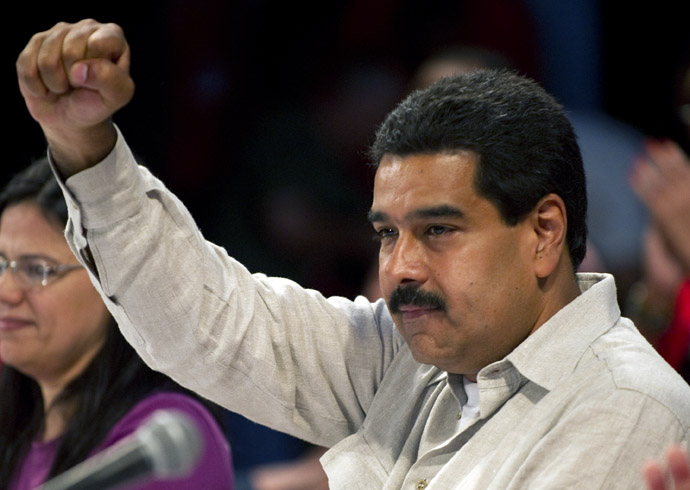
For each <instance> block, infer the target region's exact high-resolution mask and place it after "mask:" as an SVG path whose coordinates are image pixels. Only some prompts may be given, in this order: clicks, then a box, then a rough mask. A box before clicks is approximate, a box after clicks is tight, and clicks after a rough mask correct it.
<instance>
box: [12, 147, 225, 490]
mask: <svg viewBox="0 0 690 490" xmlns="http://www.w3.org/2000/svg"><path fill="white" fill-rule="evenodd" d="M66 222H67V207H66V204H65V201H64V198H63V196H62V192H61V191H60V188H59V186H58V184H57V181H56V180H55V178H54V176H53V174H52V171H51V169H50V166H49V164H48V161H47V159H41V160H39V161H37V162H36V163H34V164H33V165H32V166H30V167H28V168H27V169H26V170H25V171H23V172H22V173H21V174H18V175H17V176H15V177H14V178H13V179H12V180H11V181H10V182H9V184H7V186H6V187H5V189H4V190H3V191H2V193H0V357H2V359H3V363H4V364H3V366H2V367H0V369H1V371H2V373H1V379H0V393H2V396H0V428H1V429H0V487H1V488H3V489H9V490H29V489H33V488H35V487H36V486H38V485H40V484H42V483H43V482H45V481H46V480H48V479H51V478H53V477H55V476H57V475H59V474H61V473H63V472H65V471H66V470H68V469H69V468H71V467H73V466H75V465H77V464H78V463H81V462H82V461H84V460H86V459H87V458H89V457H90V456H92V455H94V454H96V453H98V452H100V451H103V450H104V449H106V448H108V447H111V446H113V445H115V444H116V443H118V441H121V440H122V439H123V438H125V437H127V436H128V435H130V434H132V433H133V432H135V431H136V430H137V429H138V428H139V427H140V426H141V425H142V424H143V423H144V422H145V421H146V420H147V418H148V417H149V416H151V415H152V414H153V413H154V412H155V411H156V410H161V409H164V410H178V411H181V412H183V413H184V414H186V415H188V416H189V417H190V418H191V419H192V420H193V422H195V423H196V425H197V426H198V428H199V429H200V435H201V438H202V442H203V443H202V453H201V459H200V463H199V464H198V466H197V467H196V468H195V469H194V470H193V472H192V473H191V474H190V475H189V476H187V477H183V478H181V479H176V480H174V481H173V480H166V481H158V482H153V481H150V482H144V483H142V484H141V485H140V486H138V487H137V488H141V489H147V490H157V489H161V490H162V489H167V490H170V489H189V488H204V489H209V490H212V489H217V490H224V489H232V488H233V475H232V468H231V456H230V449H229V445H228V443H227V440H226V439H225V437H224V435H223V433H222V431H221V429H220V427H219V425H218V423H217V422H216V419H215V418H214V416H213V415H212V412H211V411H210V410H209V409H208V408H207V407H206V406H205V405H204V404H205V403H206V402H204V403H202V402H200V400H199V398H198V397H197V396H196V395H194V394H192V393H191V392H188V391H187V390H184V389H183V388H181V387H180V386H179V385H177V384H176V383H175V382H174V381H172V380H171V379H170V378H168V377H167V376H165V375H163V374H161V373H158V372H155V371H153V370H151V369H150V368H149V367H147V366H146V365H145V364H144V362H143V361H142V360H141V358H140V357H139V356H138V355H137V354H136V352H135V351H134V350H133V349H132V347H131V346H130V345H129V344H128V343H127V342H126V341H125V339H124V338H123V337H122V335H121V334H120V331H119V330H118V328H117V325H116V324H115V322H114V320H113V318H112V317H111V316H110V314H109V312H108V310H107V309H106V307H105V304H104V303H103V301H102V300H101V298H100V296H99V295H98V292H97V291H96V289H95V288H94V287H93V285H92V283H91V281H90V280H89V276H88V274H87V273H86V271H85V270H84V268H83V267H82V266H81V265H79V263H78V262H77V261H76V259H75V257H74V255H73V254H72V252H71V250H70V248H69V246H68V245H67V242H66V241H65V238H64V235H63V229H64V227H65V224H66ZM209 406H210V404H209Z"/></svg>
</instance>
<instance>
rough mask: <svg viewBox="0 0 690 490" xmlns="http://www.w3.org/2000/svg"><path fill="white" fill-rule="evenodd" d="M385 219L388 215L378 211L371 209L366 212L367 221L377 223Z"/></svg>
mask: <svg viewBox="0 0 690 490" xmlns="http://www.w3.org/2000/svg"><path fill="white" fill-rule="evenodd" d="M387 219H388V215H386V214H385V213H382V212H380V211H374V210H373V209H372V210H370V211H369V212H368V213H367V220H368V221H369V223H377V222H380V221H386V220H387Z"/></svg>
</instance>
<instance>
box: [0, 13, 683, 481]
mask: <svg viewBox="0 0 690 490" xmlns="http://www.w3.org/2000/svg"><path fill="white" fill-rule="evenodd" d="M11 5H12V7H11V8H10V6H8V5H6V6H5V11H6V12H9V11H13V13H12V14H11V15H9V14H6V16H5V24H6V25H7V26H8V27H6V30H7V31H8V34H9V35H8V36H6V37H5V39H6V40H5V42H4V43H3V56H4V58H3V63H2V66H3V68H2V69H3V74H4V75H3V76H4V78H5V79H6V80H8V81H9V87H10V90H9V92H8V99H7V100H6V102H7V103H8V106H9V110H8V114H7V119H6V121H7V126H6V127H7V128H8V129H6V130H5V134H6V136H5V138H6V139H5V141H6V143H5V145H6V149H7V148H9V154H8V155H7V156H6V157H5V160H4V162H3V165H2V174H1V175H0V179H2V182H3V185H4V182H6V181H7V179H8V178H9V177H10V176H11V175H12V174H13V173H14V172H16V171H18V170H19V169H21V168H23V167H24V166H25V165H27V164H28V163H29V161H30V160H31V159H33V158H36V157H38V156H41V155H43V154H44V152H45V144H44V141H43V138H42V136H41V133H40V130H39V128H38V126H37V125H36V124H35V123H34V122H33V121H32V120H31V118H30V117H29V115H28V113H27V112H26V110H25V108H24V103H23V100H22V98H21V95H20V93H19V91H18V89H17V88H16V74H15V71H14V61H15V59H16V57H17V55H18V53H19V52H20V51H21V49H22V48H23V47H24V45H25V44H26V42H27V41H28V40H29V38H30V36H31V35H32V34H33V33H35V32H38V31H42V30H46V29H48V28H50V27H51V26H52V25H53V24H55V23H56V22H58V21H61V20H64V21H69V22H74V21H77V20H79V19H82V18H85V17H92V18H95V19H97V20H99V21H112V22H116V23H118V24H120V25H121V26H122V27H123V28H124V31H125V33H126V35H127V37H128V40H129V43H130V45H131V48H132V53H133V55H132V76H133V78H134V80H135V83H136V85H137V89H136V93H135V96H134V100H133V101H132V102H131V103H130V105H128V106H127V107H126V108H124V109H123V110H122V111H120V112H119V113H118V114H117V115H116V118H115V120H116V122H117V124H118V125H119V126H120V128H121V129H122V130H123V132H124V134H125V136H126V138H127V140H128V142H129V144H130V145H131V147H132V148H133V149H134V150H135V152H136V154H137V156H138V158H139V159H140V160H141V162H143V163H144V164H146V165H147V166H148V167H149V168H150V169H151V170H152V171H153V172H154V173H155V174H156V175H158V176H159V177H160V178H161V179H162V180H163V181H164V182H165V183H166V184H167V185H168V187H170V188H171V189H172V191H173V192H175V193H176V194H177V195H178V196H179V197H180V198H181V199H182V201H183V202H184V203H185V204H186V205H187V206H188V207H189V208H190V211H191V212H192V214H193V215H194V217H195V218H196V220H197V222H198V224H199V226H200V227H201V230H202V232H203V233H204V234H205V235H206V237H207V238H209V239H211V240H212V241H214V242H216V243H218V244H220V245H222V246H224V247H226V248H227V249H228V251H229V252H230V254H231V255H233V256H235V257H237V258H238V259H240V260H241V261H242V262H243V263H244V264H246V265H247V266H248V267H249V269H250V270H253V271H261V272H266V273H268V274H272V275H282V276H286V277H290V278H292V279H295V280H298V281H299V282H300V283H302V284H303V285H305V286H308V287H313V288H316V289H319V290H321V291H323V292H324V293H326V294H328V295H331V294H339V295H345V296H349V297H352V296H354V295H356V294H358V293H360V292H365V293H367V294H368V295H369V297H370V298H372V299H373V298H374V297H375V296H376V294H377V293H376V291H375V289H376V288H375V287H372V286H374V285H375V275H373V274H372V273H374V274H375V265H374V264H375V257H376V250H375V246H374V243H373V241H372V240H371V234H372V233H371V230H370V229H369V225H368V224H367V223H366V211H367V209H368V207H369V205H370V200H371V187H372V176H373V172H372V171H371V170H370V168H369V167H367V159H366V156H365V154H366V149H367V146H368V145H369V144H370V143H371V141H372V139H373V135H374V131H375V129H376V126H377V125H378V124H379V123H380V122H381V120H382V119H383V117H384V115H385V114H386V113H387V112H388V111H389V110H390V109H392V107H393V106H394V104H395V103H396V102H397V101H399V100H400V99H401V98H402V97H403V96H404V95H405V94H407V93H408V92H409V91H410V90H411V88H412V80H413V77H414V75H415V74H416V73H417V72H418V69H419V67H420V65H421V64H422V63H423V62H424V61H425V60H427V59H429V57H431V56H433V55H434V54H436V53H437V52H439V51H441V50H443V49H444V48H447V47H451V46H471V47H478V48H482V49H484V50H488V51H491V52H493V53H497V54H500V55H501V56H502V57H503V58H504V59H505V60H506V61H507V62H508V63H509V64H510V65H512V66H513V67H514V68H515V69H516V70H518V71H519V72H521V73H523V74H526V75H529V76H531V77H533V78H535V79H536V80H537V81H539V82H541V83H542V84H543V85H544V86H545V87H546V88H547V89H548V90H549V91H550V92H551V93H552V94H554V95H555V96H556V97H557V98H558V99H559V101H560V102H561V103H562V104H563V105H564V106H565V107H566V109H567V110H568V112H569V113H570V114H571V116H572V117H571V119H572V120H573V122H574V125H575V128H576V131H577V133H578V135H579V137H580V143H581V146H582V150H583V157H584V160H585V167H586V170H587V172H588V184H589V196H590V213H589V225H590V232H591V233H590V236H591V245H592V247H591V249H590V250H592V251H594V252H595V253H594V254H592V255H593V257H592V259H593V260H590V261H588V264H589V265H588V266H589V267H590V270H603V271H609V272H614V273H615V274H616V277H617V283H618V287H619V294H620V295H621V298H622V299H624V298H625V297H626V289H627V287H628V286H629V285H630V284H632V283H633V282H634V281H636V280H637V279H638V276H639V273H640V266H641V264H642V259H641V241H642V239H641V237H642V235H643V232H642V230H643V227H644V224H645V221H646V217H645V215H644V209H643V207H642V206H641V204H640V203H639V202H638V201H637V200H636V198H635V196H634V195H633V194H632V192H631V191H630V189H629V186H628V183H627V177H626V176H627V173H628V171H629V168H630V165H631V164H632V160H633V158H634V156H635V154H636V153H637V152H639V151H640V148H641V146H642V145H643V143H644V139H645V138H649V137H653V138H670V139H674V140H676V141H678V142H679V143H681V144H682V145H683V146H684V147H685V148H686V149H690V144H689V143H690V142H689V139H690V138H689V137H688V135H689V134H690V131H688V130H689V129H690V126H688V127H687V128H685V127H683V125H682V124H681V122H680V120H679V117H678V107H679V98H678V97H679V96H678V94H679V90H678V85H679V82H678V79H677V73H678V71H679V68H680V67H681V66H682V64H683V63H684V60H686V59H688V55H689V54H690V29H688V25H689V21H688V19H690V15H688V14H690V8H689V7H690V2H689V1H687V0H683V1H679V0H676V1H670V0H657V1H655V2H616V1H610V0H599V1H597V0H564V1H560V0H559V1H554V0H453V1H450V0H439V1H421V0H417V1H413V0H378V1H377V0H347V1H346V0H329V1H324V2H312V1H310V2H299V1H292V2H285V1H277V0H236V1H219V0H216V1H213V0H209V1H203V0H170V1H165V2H163V1H156V2H148V1H139V2H137V3H134V2H117V3H116V6H110V5H111V4H110V3H106V2H88V3H87V2H82V1H72V2H55V6H50V5H52V4H47V3H43V4H42V5H40V6H37V5H35V3H32V2H24V3H18V2H11ZM46 5H48V6H46ZM686 96H690V95H688V94H686ZM684 102H685V103H686V104H687V103H690V100H685V101H684ZM689 107H690V106H689ZM8 143H9V144H8ZM372 278H374V280H373V281H372ZM623 303H624V301H623ZM228 425H229V428H228V431H229V434H230V437H231V441H232V444H233V452H234V461H235V466H236V471H237V476H238V488H243V489H244V488H249V487H245V486H242V483H241V482H242V481H243V480H242V478H243V477H242V475H243V474H244V473H243V471H250V470H251V468H253V467H255V465H257V464H258V465H260V464H262V463H264V462H271V461H280V460H287V459H292V458H296V457H299V456H300V455H301V454H304V451H308V450H309V449H308V448H305V446H304V444H303V443H301V442H300V441H296V440H292V439H290V438H285V437H282V438H281V437H280V436H279V435H277V434H275V433H272V432H270V431H267V430H265V431H263V432H262V431H261V429H260V428H258V427H256V426H254V425H252V424H249V423H247V422H246V421H245V420H244V419H242V418H240V417H234V415H232V416H230V417H229V418H228ZM274 453H275V454H274ZM245 469H246V470H245Z"/></svg>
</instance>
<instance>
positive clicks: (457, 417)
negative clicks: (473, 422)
mask: <svg viewBox="0 0 690 490" xmlns="http://www.w3.org/2000/svg"><path fill="white" fill-rule="evenodd" d="M455 418H456V419H458V420H460V419H461V418H462V410H458V414H457V415H456V416H455Z"/></svg>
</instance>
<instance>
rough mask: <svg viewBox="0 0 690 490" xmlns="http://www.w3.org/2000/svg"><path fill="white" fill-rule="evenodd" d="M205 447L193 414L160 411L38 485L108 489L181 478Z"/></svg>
mask: <svg viewBox="0 0 690 490" xmlns="http://www.w3.org/2000/svg"><path fill="white" fill-rule="evenodd" d="M201 449H202V448H201V435H200V434H199V429H198V428H197V425H196V424H195V423H194V422H193V421H192V419H190V418H189V416H187V415H184V414H183V413H182V412H179V411H172V410H157V411H155V412H154V413H153V415H151V417H150V418H149V419H148V420H147V421H146V422H145V423H144V424H143V425H142V426H141V427H139V428H138V429H137V430H136V431H135V432H134V433H133V434H131V435H130V436H128V437H126V438H124V439H122V440H121V441H119V442H118V443H117V444H115V445H113V446H111V447H110V448H108V449H106V450H104V451H102V452H100V453H98V454H95V455H94V456H92V457H91V458H89V459H87V460H86V461H83V462H82V463H79V464H78V465H76V466H74V467H72V468H70V469H69V470H68V471H66V472H64V473H62V474H61V475H58V476H56V477H55V478H53V479H51V480H50V481H48V482H46V483H45V484H43V485H42V486H40V487H38V488H39V489H40V490H106V489H115V488H119V487H121V486H123V485H126V484H132V483H135V482H137V481H139V480H142V479H145V478H153V479H174V478H181V477H184V476H187V475H188V474H189V473H190V472H191V471H192V470H193V469H194V467H195V466H196V463H197V462H198V460H199V457H200V456H201Z"/></svg>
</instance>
